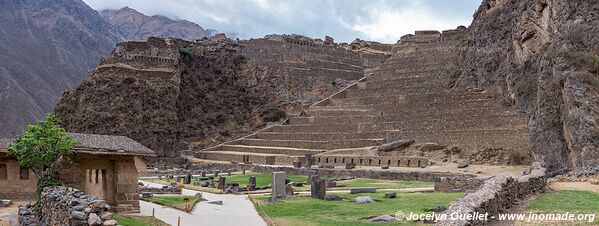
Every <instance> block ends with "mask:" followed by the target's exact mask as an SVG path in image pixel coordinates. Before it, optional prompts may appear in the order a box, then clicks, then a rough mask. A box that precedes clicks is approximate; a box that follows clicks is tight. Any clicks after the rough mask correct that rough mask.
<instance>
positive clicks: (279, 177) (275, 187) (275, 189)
mask: <svg viewBox="0 0 599 226" xmlns="http://www.w3.org/2000/svg"><path fill="white" fill-rule="evenodd" d="M272 195H273V196H276V197H283V198H284V197H285V172H273V173H272Z"/></svg>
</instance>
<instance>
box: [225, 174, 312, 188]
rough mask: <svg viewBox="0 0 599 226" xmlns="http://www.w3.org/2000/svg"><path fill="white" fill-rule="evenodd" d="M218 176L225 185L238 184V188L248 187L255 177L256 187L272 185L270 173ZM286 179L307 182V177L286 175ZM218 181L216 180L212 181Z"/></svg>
mask: <svg viewBox="0 0 599 226" xmlns="http://www.w3.org/2000/svg"><path fill="white" fill-rule="evenodd" d="M219 176H224V177H225V178H227V179H226V182H227V183H238V184H239V185H240V186H244V185H249V183H250V176H255V177H256V186H264V185H268V184H271V183H272V174H270V173H246V174H245V175H239V174H232V175H231V176H227V174H224V175H223V174H220V175H219ZM287 179H289V180H291V181H292V182H303V183H305V182H307V181H308V177H307V176H296V175H287ZM214 180H215V181H218V178H215V179H214Z"/></svg>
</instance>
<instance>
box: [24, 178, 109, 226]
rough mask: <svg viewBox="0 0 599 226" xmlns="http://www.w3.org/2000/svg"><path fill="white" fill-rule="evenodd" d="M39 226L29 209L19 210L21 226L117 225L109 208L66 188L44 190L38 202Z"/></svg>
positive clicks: (95, 198) (81, 193) (102, 203)
mask: <svg viewBox="0 0 599 226" xmlns="http://www.w3.org/2000/svg"><path fill="white" fill-rule="evenodd" d="M40 205H41V214H42V216H41V217H40V219H41V222H40V221H39V220H38V218H37V217H36V215H35V211H34V209H33V207H32V206H27V207H19V224H20V225H54V226H63V225H65V226H66V225H69V226H78V225H81V226H83V225H116V224H117V222H116V221H115V220H112V213H110V212H109V211H110V206H109V205H108V204H106V201H104V200H102V199H98V198H97V197H96V196H90V195H85V194H83V192H81V191H75V190H73V189H71V188H67V187H62V186H60V187H52V188H45V189H44V191H43V192H42V196H41V200H40Z"/></svg>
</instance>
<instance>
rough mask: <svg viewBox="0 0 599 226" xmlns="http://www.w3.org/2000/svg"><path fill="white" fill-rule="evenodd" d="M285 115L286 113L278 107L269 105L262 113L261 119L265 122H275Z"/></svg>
mask: <svg viewBox="0 0 599 226" xmlns="http://www.w3.org/2000/svg"><path fill="white" fill-rule="evenodd" d="M285 117H287V113H285V111H283V110H281V109H279V108H278V107H270V108H268V109H266V110H265V111H264V112H263V113H262V119H263V120H264V121H265V122H277V121H279V120H281V119H283V118H285Z"/></svg>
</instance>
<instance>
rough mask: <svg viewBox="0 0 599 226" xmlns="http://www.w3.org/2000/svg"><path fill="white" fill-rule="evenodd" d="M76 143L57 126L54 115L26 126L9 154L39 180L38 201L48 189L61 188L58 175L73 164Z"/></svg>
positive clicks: (9, 149) (12, 145) (10, 147)
mask: <svg viewBox="0 0 599 226" xmlns="http://www.w3.org/2000/svg"><path fill="white" fill-rule="evenodd" d="M74 145H75V140H74V139H73V138H72V137H70V136H69V135H68V134H67V133H66V132H65V130H64V129H63V128H62V127H61V126H60V125H59V124H58V120H57V119H56V117H54V115H52V114H48V116H47V117H46V119H45V120H44V121H41V122H38V123H37V124H32V125H29V126H27V130H26V131H25V132H24V133H23V134H21V135H20V136H19V137H18V138H17V139H16V141H15V142H14V143H12V144H11V145H10V146H9V148H8V152H9V153H10V155H12V156H13V157H15V158H17V161H18V162H19V165H20V166H21V167H23V168H27V169H30V170H31V171H33V173H35V175H36V176H37V195H38V198H39V196H40V194H41V192H42V190H43V189H44V187H48V186H56V185H59V184H60V182H59V180H58V172H59V171H60V169H61V168H62V166H63V165H64V164H70V163H71V159H70V158H69V156H70V154H71V153H72V149H73V146H74Z"/></svg>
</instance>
